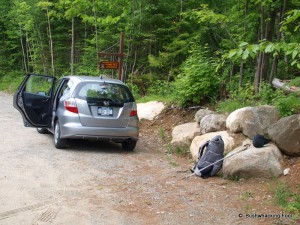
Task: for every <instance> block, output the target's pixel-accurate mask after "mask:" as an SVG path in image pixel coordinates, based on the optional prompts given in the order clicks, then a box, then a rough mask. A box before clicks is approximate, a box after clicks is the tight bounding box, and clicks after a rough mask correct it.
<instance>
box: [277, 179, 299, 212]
mask: <svg viewBox="0 0 300 225" xmlns="http://www.w3.org/2000/svg"><path fill="white" fill-rule="evenodd" d="M273 192H274V194H275V200H276V203H277V204H278V205H280V206H281V207H283V208H284V210H285V211H287V212H290V213H297V212H298V213H299V211H300V197H299V195H298V194H294V193H292V192H291V191H290V190H289V188H288V187H287V185H286V184H284V183H279V184H278V185H277V187H276V188H275V189H274V190H273Z"/></svg>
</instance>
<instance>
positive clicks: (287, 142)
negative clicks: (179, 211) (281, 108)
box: [268, 114, 300, 156]
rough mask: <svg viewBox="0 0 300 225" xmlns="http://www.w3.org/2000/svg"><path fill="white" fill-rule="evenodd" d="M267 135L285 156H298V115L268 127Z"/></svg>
mask: <svg viewBox="0 0 300 225" xmlns="http://www.w3.org/2000/svg"><path fill="white" fill-rule="evenodd" d="M268 134H269V136H270V138H271V139H272V141H273V142H275V143H276V145H277V146H278V147H279V148H280V149H281V150H282V151H283V152H284V153H285V154H287V155H290V156H300V114H297V115H292V116H289V117H285V118H282V119H280V120H279V121H278V122H277V123H275V124H273V125H271V126H270V127H269V129H268Z"/></svg>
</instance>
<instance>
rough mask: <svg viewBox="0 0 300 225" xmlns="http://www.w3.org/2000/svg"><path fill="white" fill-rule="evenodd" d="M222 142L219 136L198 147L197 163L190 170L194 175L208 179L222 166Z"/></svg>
mask: <svg viewBox="0 0 300 225" xmlns="http://www.w3.org/2000/svg"><path fill="white" fill-rule="evenodd" d="M223 158H224V142H223V139H222V137H221V136H220V135H218V136H215V137H214V138H212V139H211V140H210V141H207V142H205V143H204V144H202V145H201V146H200V147H199V152H198V161H197V163H196V164H195V166H194V167H193V169H192V172H194V174H195V175H197V176H200V177H202V178H208V177H211V176H214V175H216V174H217V173H218V172H219V171H220V170H221V168H222V166H223V160H221V159H223Z"/></svg>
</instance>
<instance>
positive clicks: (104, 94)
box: [75, 82, 134, 103]
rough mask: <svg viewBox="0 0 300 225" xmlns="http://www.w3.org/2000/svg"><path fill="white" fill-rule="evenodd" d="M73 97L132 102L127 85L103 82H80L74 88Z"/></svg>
mask: <svg viewBox="0 0 300 225" xmlns="http://www.w3.org/2000/svg"><path fill="white" fill-rule="evenodd" d="M75 97H76V98H80V99H87V98H94V99H112V100H114V101H117V102H122V103H125V102H134V98H133V96H132V94H131V92H130V90H129V89H128V87H127V86H124V85H120V84H114V83H105V82H101V83H99V82H86V83H81V84H80V85H78V87H77V88H76V92H75Z"/></svg>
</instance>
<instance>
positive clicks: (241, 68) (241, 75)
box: [239, 60, 244, 87]
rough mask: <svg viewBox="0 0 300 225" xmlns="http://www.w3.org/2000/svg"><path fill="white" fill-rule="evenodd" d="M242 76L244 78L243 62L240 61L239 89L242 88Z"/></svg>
mask: <svg viewBox="0 0 300 225" xmlns="http://www.w3.org/2000/svg"><path fill="white" fill-rule="evenodd" d="M243 76H244V61H243V60H241V64H240V80H239V87H242V86H243Z"/></svg>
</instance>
